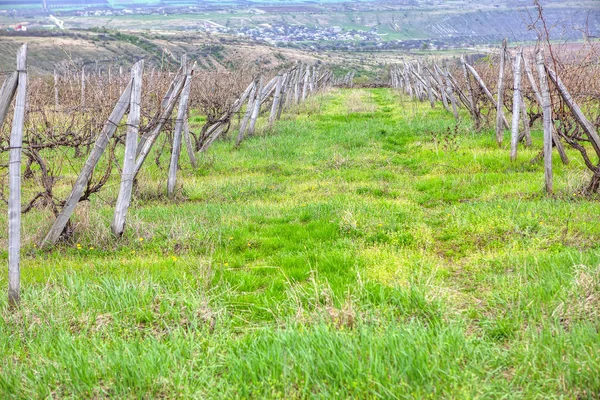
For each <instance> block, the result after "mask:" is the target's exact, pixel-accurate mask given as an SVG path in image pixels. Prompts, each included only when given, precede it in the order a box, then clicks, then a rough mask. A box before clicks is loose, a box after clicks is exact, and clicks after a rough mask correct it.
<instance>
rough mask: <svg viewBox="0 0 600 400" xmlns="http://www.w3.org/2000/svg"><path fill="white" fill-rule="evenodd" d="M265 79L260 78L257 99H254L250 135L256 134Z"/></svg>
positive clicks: (249, 128) (249, 127)
mask: <svg viewBox="0 0 600 400" xmlns="http://www.w3.org/2000/svg"><path fill="white" fill-rule="evenodd" d="M263 99H264V97H263V77H262V76H261V77H260V80H259V84H258V89H257V90H256V98H255V99H254V105H253V110H252V115H251V116H250V123H249V124H248V135H253V134H254V127H255V126H256V120H257V119H258V114H259V113H260V106H261V104H262V102H263Z"/></svg>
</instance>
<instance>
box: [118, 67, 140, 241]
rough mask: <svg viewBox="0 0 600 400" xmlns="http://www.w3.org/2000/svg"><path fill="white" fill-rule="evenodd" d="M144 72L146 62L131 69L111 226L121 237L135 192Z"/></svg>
mask: <svg viewBox="0 0 600 400" xmlns="http://www.w3.org/2000/svg"><path fill="white" fill-rule="evenodd" d="M143 72H144V61H138V62H137V63H136V64H135V65H134V66H133V67H132V68H131V81H132V87H131V99H130V101H129V115H128V116H127V136H126V137H125V156H124V157H123V171H122V173H121V186H120V188H119V195H118V196H117V204H116V205H115V214H114V215H113V220H112V224H111V226H110V228H111V230H112V233H113V234H114V235H115V236H121V235H122V234H123V231H124V230H125V219H126V217H127V210H128V209H129V205H130V204H131V192H132V190H133V175H134V172H135V155H136V152H137V145H138V133H139V129H140V103H141V101H142V76H143Z"/></svg>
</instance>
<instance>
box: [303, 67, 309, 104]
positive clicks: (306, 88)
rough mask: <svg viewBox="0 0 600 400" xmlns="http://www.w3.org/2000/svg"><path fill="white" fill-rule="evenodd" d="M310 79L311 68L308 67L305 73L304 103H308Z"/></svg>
mask: <svg viewBox="0 0 600 400" xmlns="http://www.w3.org/2000/svg"><path fill="white" fill-rule="evenodd" d="M309 79H310V67H309V66H308V65H307V66H306V71H305V72H304V85H303V86H302V102H304V101H306V95H307V91H308V81H309Z"/></svg>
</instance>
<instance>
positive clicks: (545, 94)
mask: <svg viewBox="0 0 600 400" xmlns="http://www.w3.org/2000/svg"><path fill="white" fill-rule="evenodd" d="M536 64H537V69H538V75H539V79H540V91H541V95H542V109H543V112H544V177H545V182H546V191H547V192H548V193H552V191H553V182H552V125H553V123H552V108H551V106H552V105H551V103H550V89H549V88H548V78H547V75H546V66H545V60H544V50H543V49H538V51H537V53H536Z"/></svg>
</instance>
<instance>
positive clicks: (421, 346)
mask: <svg viewBox="0 0 600 400" xmlns="http://www.w3.org/2000/svg"><path fill="white" fill-rule="evenodd" d="M470 128H471V127H470V125H469V123H468V122H463V124H462V125H459V126H455V123H454V121H453V120H452V119H451V117H450V116H449V115H448V114H447V113H445V112H443V110H442V109H441V108H440V107H438V108H436V109H435V110H431V109H430V108H429V106H428V105H421V104H414V103H412V102H408V101H407V100H406V99H402V98H399V97H397V96H396V95H395V94H394V93H393V92H392V91H389V90H382V89H377V90H352V91H334V92H332V93H331V94H328V95H327V96H325V97H324V98H318V99H313V100H312V101H311V102H310V103H309V104H308V105H307V106H306V107H305V108H304V109H303V110H302V111H301V112H300V113H299V114H295V113H292V114H290V115H288V116H286V117H285V118H284V119H283V120H282V121H280V122H279V124H278V125H277V126H276V129H275V131H274V132H272V133H269V134H264V135H261V136H258V137H255V138H252V139H250V140H248V141H246V142H245V143H244V144H243V145H242V147H241V148H240V149H233V148H232V146H231V144H230V143H229V142H220V143H217V144H216V145H215V146H214V148H213V149H211V151H210V152H209V154H207V155H205V156H204V157H203V158H202V159H201V160H200V163H201V165H200V167H199V168H198V170H196V171H192V170H190V169H189V167H184V170H183V171H182V172H181V179H182V181H183V189H182V193H181V195H180V200H179V201H178V202H176V203H175V204H173V203H168V202H167V201H166V200H165V199H164V198H162V195H160V194H157V192H159V193H160V192H162V188H164V187H165V182H166V180H165V177H166V173H165V172H161V171H159V170H158V169H156V168H153V169H150V170H149V171H145V175H144V176H142V178H141V182H140V187H139V190H138V194H137V198H138V200H137V203H136V204H135V205H134V207H133V208H132V209H131V216H130V217H129V219H128V230H127V232H126V235H125V237H124V238H123V239H121V240H119V241H116V240H115V239H114V238H111V237H110V234H109V231H108V226H109V222H110V218H111V213H112V206H111V201H114V200H113V198H114V195H115V193H113V192H114V191H115V190H116V185H113V186H112V191H111V192H109V193H108V194H105V195H104V196H103V197H102V198H96V199H94V201H93V202H92V204H91V205H88V206H87V207H82V209H80V210H79V212H78V220H77V223H78V225H77V236H76V237H75V238H74V241H73V242H72V243H70V244H68V245H64V246H62V247H60V248H58V249H57V250H55V251H54V252H52V253H45V252H42V251H39V250H38V249H36V248H35V247H34V245H33V243H34V239H35V238H36V237H39V236H38V235H39V234H38V232H41V231H43V229H42V228H45V227H46V226H47V225H48V224H49V219H48V216H47V215H46V214H44V212H43V211H40V212H39V213H37V214H35V213H33V214H28V215H27V216H26V218H25V229H24V231H25V236H26V241H28V243H29V245H28V248H27V249H26V255H25V256H24V259H23V263H22V264H23V290H24V293H23V307H22V308H21V309H20V310H19V312H18V313H17V314H16V315H13V314H11V313H10V312H9V310H7V308H6V304H5V301H6V300H5V297H6V296H1V299H0V301H2V304H0V307H1V310H2V311H1V315H0V356H1V357H2V359H3V360H4V362H3V363H2V364H3V365H2V366H1V367H0V393H2V394H3V395H2V397H5V398H11V397H14V398H39V397H52V398H60V397H71V396H74V397H93V398H97V397H146V398H155V397H159V396H164V397H168V398H173V397H185V398H189V397H196V398H236V397H239V398H247V397H259V398H263V397H270V398H290V397H292V398H293V397H299V398H308V397H316V398H351V397H353V398H356V397H362V398H377V397H382V398H426V397H429V398H440V397H446V398H490V397H491V398H496V397H509V398H532V397H543V398H553V397H556V398H564V397H567V398H576V397H581V398H587V397H590V398H591V397H593V396H594V395H598V393H600V374H598V371H600V336H599V330H598V329H599V326H600V311H599V310H600V269H599V267H598V265H599V264H600V252H599V248H598V244H597V243H598V239H600V225H599V224H598V222H597V217H596V216H597V215H600V204H599V203H597V202H596V201H590V200H587V199H584V198H582V197H581V196H580V195H579V194H578V193H579V192H578V189H579V188H580V187H581V185H583V184H584V183H585V181H586V177H585V176H583V174H582V172H581V171H584V168H583V167H582V166H581V165H579V164H578V162H577V160H578V158H577V155H576V154H573V156H572V159H573V162H572V164H571V165H570V166H569V167H564V166H562V165H560V164H559V161H557V162H556V163H555V165H556V179H555V185H556V187H557V189H558V193H557V195H556V197H555V198H547V197H545V196H544V195H543V194H542V187H543V173H542V167H541V165H532V164H530V163H529V160H530V159H531V158H533V157H534V156H535V155H536V151H535V150H524V151H522V152H521V153H520V155H519V161H518V162H516V163H512V164H511V163H510V161H509V157H508V150H507V149H498V148H497V146H496V145H495V143H494V140H493V135H492V133H491V132H487V133H483V134H481V135H474V134H472V133H471V131H470ZM534 139H535V143H536V145H535V146H534V148H536V149H537V148H539V147H540V143H541V142H540V140H541V138H540V135H539V132H536V136H535V138H534ZM557 160H558V158H557ZM184 165H187V164H186V162H185V161H184ZM40 221H43V222H42V223H40ZM2 240H3V241H4V240H6V238H5V237H2ZM2 257H3V259H6V253H3V255H2ZM0 286H1V287H5V286H6V276H5V274H3V275H2V276H1V277H0Z"/></svg>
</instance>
